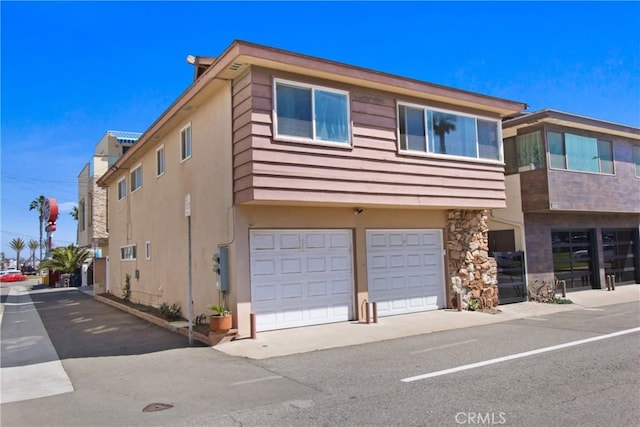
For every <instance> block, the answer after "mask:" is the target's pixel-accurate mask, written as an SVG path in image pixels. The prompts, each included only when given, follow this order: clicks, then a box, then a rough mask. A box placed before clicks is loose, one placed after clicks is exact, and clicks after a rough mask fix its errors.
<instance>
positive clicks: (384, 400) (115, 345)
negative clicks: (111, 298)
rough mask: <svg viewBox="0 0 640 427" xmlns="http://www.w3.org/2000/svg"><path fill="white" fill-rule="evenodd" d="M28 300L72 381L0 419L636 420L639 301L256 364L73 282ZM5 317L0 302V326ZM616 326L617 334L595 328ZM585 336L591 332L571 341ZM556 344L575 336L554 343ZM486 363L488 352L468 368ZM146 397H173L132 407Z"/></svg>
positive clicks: (6, 407) (6, 409)
mask: <svg viewBox="0 0 640 427" xmlns="http://www.w3.org/2000/svg"><path fill="white" fill-rule="evenodd" d="M32 298H33V300H34V303H35V306H36V307H37V310H38V312H39V313H40V317H41V318H42V322H43V324H44V326H45V328H46V329H47V331H48V335H49V337H50V339H51V342H52V344H53V346H54V347H55V349H56V352H57V354H58V355H60V359H61V361H62V365H63V367H64V370H65V372H66V374H67V375H68V377H69V379H70V382H71V383H72V384H73V391H71V392H65V393H62V394H56V395H51V396H49V397H43V398H38V399H32V400H25V401H18V402H12V403H4V404H2V406H1V407H0V410H1V415H0V421H1V424H2V426H3V427H7V426H36V425H47V426H76V425H77V426H116V425H117V426H124V425H135V426H137V425H141V426H142V425H154V426H160V425H167V426H168V425H172V426H181V425H185V426H187V425H188V426H224V425H229V426H232V425H243V426H251V425H261V426H272V425H273V426H280V425H296V426H297V425H314V426H315V425H318V426H345V425H357V426H361V425H362V426H364V425H376V426H378V425H379V426H411V425H454V426H455V425H490V424H491V425H521V426H542V425H545V426H567V425H582V426H591V425H593V426H602V425H608V426H626V425H633V426H635V425H636V423H637V420H638V419H640V357H639V356H640V332H638V331H637V330H635V329H636V328H638V327H640V306H639V305H638V304H637V303H628V304H619V305H613V306H605V307H602V308H600V309H592V310H576V311H571V312H563V313H559V314H555V315H550V316H545V317H544V318H530V319H524V320H518V321H512V322H506V323H498V324H493V325H488V326H482V327H472V328H465V329H458V330H452V331H444V332H438V333H433V334H427V335H421V336H416V337H410V338H403V339H397V340H392V341H384V342H379V343H373V344H366V345H359V346H352V347H344V348H338V349H332V350H323V351H317V352H313V353H307V354H299V355H293V356H286V357H278V358H273V359H266V360H261V361H255V360H249V359H244V358H238V357H233V356H228V355H226V354H222V353H220V352H218V351H216V350H214V349H211V348H206V347H188V345H187V344H188V343H187V340H186V338H185V337H182V336H178V335H176V334H172V333H170V332H168V331H165V330H162V329H159V328H156V327H154V326H151V325H148V327H147V324H144V322H142V321H139V320H137V319H134V318H131V317H130V316H128V315H126V314H124V313H120V312H118V311H116V310H112V309H111V308H109V307H107V306H104V305H102V304H99V303H96V302H95V301H93V300H92V299H91V298H90V297H88V296H86V295H83V294H80V293H78V292H67V293H65V294H64V297H62V296H61V295H57V296H55V295H50V294H42V295H41V296H39V295H32ZM6 321H7V312H6V308H5V318H4V320H3V326H2V327H3V333H4V328H5V322H6ZM139 322H141V323H139ZM83 324H84V325H83ZM72 325H75V326H72ZM78 325H81V326H78ZM74 327H75V329H73V328H74ZM96 328H97V329H96ZM111 328H116V329H115V330H111ZM100 331H103V332H100ZM619 331H626V332H625V333H624V334H621V335H618V336H610V337H606V338H604V339H600V338H597V337H603V336H607V335H608V334H611V333H615V332H619ZM166 334H168V335H166ZM588 339H598V340H597V341H590V342H581V340H588ZM3 343H4V335H3ZM567 343H575V345H571V346H569V347H564V348H560V349H553V346H558V345H563V344H567ZM550 347H551V350H549V351H543V350H541V349H549V348H550ZM532 351H537V352H535V354H530V353H527V352H532ZM4 352H5V349H4V347H3V359H4ZM514 355H515V356H514ZM498 358H503V359H504V358H508V360H503V359H499V360H497V361H496V359H498ZM486 361H494V362H493V363H490V364H485V365H484V366H476V367H474V366H471V367H469V365H472V364H481V365H482V362H486ZM3 363H4V362H3ZM465 366H466V367H468V369H465V370H459V368H460V367H465ZM456 368H457V369H458V370H456V371H455V372H451V373H446V372H445V373H442V374H441V375H438V376H435V377H432V378H426V379H418V380H416V381H412V382H403V379H405V380H406V379H407V378H412V377H415V376H419V375H423V374H429V373H434V372H440V371H443V370H450V369H454V370H455V369H456ZM4 369H5V368H4V365H3V370H4ZM152 403H164V404H169V405H172V407H170V408H168V409H166V410H161V411H155V412H143V408H145V407H146V406H147V405H149V404H152Z"/></svg>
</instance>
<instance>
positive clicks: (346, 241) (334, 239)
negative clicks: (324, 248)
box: [329, 233, 351, 250]
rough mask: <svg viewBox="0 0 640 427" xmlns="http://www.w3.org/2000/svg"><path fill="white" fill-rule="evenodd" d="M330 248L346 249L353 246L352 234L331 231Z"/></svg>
mask: <svg viewBox="0 0 640 427" xmlns="http://www.w3.org/2000/svg"><path fill="white" fill-rule="evenodd" d="M329 241H330V246H329V247H330V248H331V249H345V250H350V248H351V235H350V234H349V235H347V234H343V233H330V234H329Z"/></svg>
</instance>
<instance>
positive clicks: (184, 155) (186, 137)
mask: <svg viewBox="0 0 640 427" xmlns="http://www.w3.org/2000/svg"><path fill="white" fill-rule="evenodd" d="M190 157H191V123H189V124H188V125H186V126H185V127H183V128H182V130H181V131H180V161H185V160H187V159H189V158H190Z"/></svg>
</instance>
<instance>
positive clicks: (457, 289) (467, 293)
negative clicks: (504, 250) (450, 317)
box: [447, 210, 498, 308]
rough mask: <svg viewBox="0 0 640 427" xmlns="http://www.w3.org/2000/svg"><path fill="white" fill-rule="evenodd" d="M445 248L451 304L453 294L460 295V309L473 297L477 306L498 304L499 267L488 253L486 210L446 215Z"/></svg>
mask: <svg viewBox="0 0 640 427" xmlns="http://www.w3.org/2000/svg"><path fill="white" fill-rule="evenodd" d="M447 230H448V235H447V237H448V238H447V251H448V255H449V275H450V285H451V298H452V305H453V306H454V307H455V306H456V294H457V293H461V294H462V308H467V307H468V304H469V301H470V300H471V299H472V298H476V299H478V302H479V304H478V308H491V307H495V306H497V305H498V279H497V275H498V268H497V265H496V261H495V259H494V258H492V257H490V256H489V239H488V235H487V232H488V231H489V227H488V226H487V211H486V210H477V211H476V210H474V211H465V210H450V211H449V212H448V217H447Z"/></svg>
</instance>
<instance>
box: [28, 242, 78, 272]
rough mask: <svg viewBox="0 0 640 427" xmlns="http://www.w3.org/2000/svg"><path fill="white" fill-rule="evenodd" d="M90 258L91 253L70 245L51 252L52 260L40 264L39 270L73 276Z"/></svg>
mask: <svg viewBox="0 0 640 427" xmlns="http://www.w3.org/2000/svg"><path fill="white" fill-rule="evenodd" d="M88 257H89V251H88V250H86V249H84V248H79V247H77V246H73V245H69V246H66V247H62V248H55V249H54V250H52V251H51V258H48V259H45V260H44V261H42V262H40V267H39V268H41V269H42V268H46V269H49V270H54V271H59V272H61V273H65V274H73V273H75V272H76V271H77V270H78V269H80V267H82V263H83V262H84V261H85V260H86V259H87V258H88Z"/></svg>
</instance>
